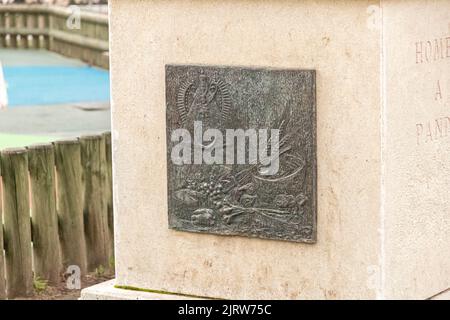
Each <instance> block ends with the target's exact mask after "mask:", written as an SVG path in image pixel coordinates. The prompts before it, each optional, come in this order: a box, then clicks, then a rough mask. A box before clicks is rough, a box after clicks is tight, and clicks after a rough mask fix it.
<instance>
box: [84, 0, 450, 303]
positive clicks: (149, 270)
mask: <svg viewBox="0 0 450 320" xmlns="http://www.w3.org/2000/svg"><path fill="white" fill-rule="evenodd" d="M449 12H450V3H449V2H448V1H439V0H429V1H419V0H416V1H414V0H409V1H400V0H398V1H395V0H393V1H339V2H336V1H327V0H324V1H276V0H273V1H246V0H239V1H222V0H221V1H214V0H210V1H184V0H172V1H132V0H110V35H111V37H110V39H111V57H110V58H111V79H112V119H113V120H112V123H113V126H112V127H113V147H114V155H113V160H114V199H115V202H114V213H115V245H116V279H115V283H116V284H117V285H119V286H122V287H134V288H139V289H140V290H152V291H157V292H175V293H179V294H184V295H193V296H202V297H213V298H228V299H229V298H236V299H344V298H351V299H375V298H378V299H382V298H417V299H426V298H429V297H433V296H435V295H437V294H439V293H442V292H445V290H447V289H448V288H450V272H449V270H450V250H448V249H449V244H450V214H449V212H450V198H449V196H448V190H449V187H450V152H449V150H450V75H449V73H448V70H449V66H450V16H449ZM170 64H175V65H191V64H193V65H206V66H217V65H219V66H230V67H233V66H248V67H257V68H279V69H303V70H304V69H310V70H315V77H316V78H315V81H316V105H317V106H316V109H317V110H316V113H317V120H316V127H317V137H316V150H317V186H316V193H317V212H316V213H317V237H316V242H315V243H296V242H289V241H280V240H273V239H272V240H266V239H257V238H249V237H242V236H223V235H213V234H203V233H191V232H184V231H177V230H173V229H169V223H168V191H167V185H168V180H167V168H168V167H167V166H168V165H167V158H166V154H167V144H166V138H167V135H166V121H165V119H166V89H167V87H166V73H165V72H166V71H165V70H166V69H165V68H166V65H170ZM231 88H234V87H231ZM231 94H232V93H231ZM249 94H251V93H250V92H249ZM235 107H236V108H238V110H240V109H239V108H246V105H245V104H241V105H237V106H235ZM169 197H170V195H169ZM203 214H205V215H204V216H203V217H208V214H209V213H207V212H206V213H203ZM107 287H108V286H107ZM108 288H109V289H111V285H109V287H108ZM118 290H119V291H118ZM107 291H108V290H107ZM109 292H110V297H113V296H116V297H124V295H123V294H122V292H123V291H120V289H114V290H113V289H111V290H110V291H109ZM119 292H120V293H119ZM128 294H129V295H127V297H131V296H133V298H137V297H138V296H140V295H141V293H139V294H138V293H137V292H133V293H131V292H129V293H128ZM130 295H131V296H130ZM94 296H95V289H86V290H85V291H84V293H83V297H84V298H93V297H94ZM442 296H444V295H442ZM147 297H148V298H152V296H150V295H149V296H147Z"/></svg>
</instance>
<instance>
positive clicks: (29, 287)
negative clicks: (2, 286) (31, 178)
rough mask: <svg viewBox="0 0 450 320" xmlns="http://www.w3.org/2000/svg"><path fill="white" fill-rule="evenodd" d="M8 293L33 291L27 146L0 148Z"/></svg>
mask: <svg viewBox="0 0 450 320" xmlns="http://www.w3.org/2000/svg"><path fill="white" fill-rule="evenodd" d="M1 162H2V170H1V171H2V175H3V191H4V192H3V195H4V197H3V201H4V209H5V212H4V215H5V219H4V220H5V238H6V275H7V279H8V281H7V291H8V297H9V298H14V297H18V296H28V295H30V294H31V293H32V292H33V271H32V262H31V225H30V203H29V184H28V158H27V152H26V149H7V150H3V151H2V152H1Z"/></svg>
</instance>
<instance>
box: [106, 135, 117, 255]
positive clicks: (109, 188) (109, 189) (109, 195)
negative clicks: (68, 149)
mask: <svg viewBox="0 0 450 320" xmlns="http://www.w3.org/2000/svg"><path fill="white" fill-rule="evenodd" d="M103 137H104V139H105V152H106V185H105V188H104V190H105V193H106V195H105V198H106V206H107V212H108V227H109V240H110V250H111V253H110V256H111V257H114V211H113V182H112V144H111V132H105V133H103Z"/></svg>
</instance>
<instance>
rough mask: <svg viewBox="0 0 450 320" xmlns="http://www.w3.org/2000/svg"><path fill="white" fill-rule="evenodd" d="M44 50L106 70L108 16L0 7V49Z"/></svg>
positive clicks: (56, 9) (47, 7) (38, 7)
mask: <svg viewBox="0 0 450 320" xmlns="http://www.w3.org/2000/svg"><path fill="white" fill-rule="evenodd" d="M1 47H3V48H19V49H48V50H51V51H55V52H58V53H61V54H63V55H65V56H68V57H72V58H76V59H80V60H83V61H85V62H87V63H89V64H92V65H95V66H99V67H102V68H106V69H107V68H108V66H109V55H108V50H109V43H108V16H107V15H105V14H100V13H93V12H84V11H79V12H74V11H72V10H71V9H70V8H64V7H57V6H51V5H23V4H22V5H3V6H0V48H1Z"/></svg>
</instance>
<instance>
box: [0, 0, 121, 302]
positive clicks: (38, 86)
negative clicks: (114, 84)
mask: <svg viewBox="0 0 450 320" xmlns="http://www.w3.org/2000/svg"><path fill="white" fill-rule="evenodd" d="M108 67H109V45H108V6H107V1H106V0H71V1H69V0H14V1H13V0H0V151H1V152H0V160H1V161H0V162H1V166H0V167H1V177H0V300H2V299H4V298H5V297H7V298H9V299H15V298H25V297H26V298H27V299H45V300H47V299H78V297H79V292H80V289H81V288H82V287H86V286H90V285H93V284H95V283H98V282H102V281H105V280H106V279H110V278H111V277H112V275H113V274H114V257H113V222H112V219H113V218H112V217H113V213H112V165H111V135H110V132H109V131H110V91H109V71H108ZM80 137H81V138H80ZM78 138H80V139H78ZM60 140H66V141H64V142H63V141H60ZM67 140H69V142H68V141H67ZM55 141H59V142H58V143H55V144H51V142H55ZM23 147H28V148H27V149H25V148H23ZM17 148H19V149H17ZM20 186H21V187H20ZM18 204H20V205H18ZM63 204H70V206H69V205H66V206H63ZM18 216H21V217H22V218H23V217H25V218H24V219H23V220H22V221H23V222H24V223H21V224H19V223H18V222H17V221H18V219H21V218H18V219H17V218H14V217H18ZM28 216H30V218H31V219H28ZM2 217H3V218H2ZM12 217H13V218H12ZM2 223H3V227H2ZM28 223H30V225H27V224H28ZM2 230H5V232H4V234H2ZM32 230H34V231H32ZM36 230H39V231H36ZM3 240H5V242H4V241H3ZM19 243H20V245H18V244H19ZM4 244H5V245H4ZM7 244H8V245H7ZM3 249H4V250H3ZM68 257H69V258H68ZM31 261H32V262H31Z"/></svg>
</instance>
